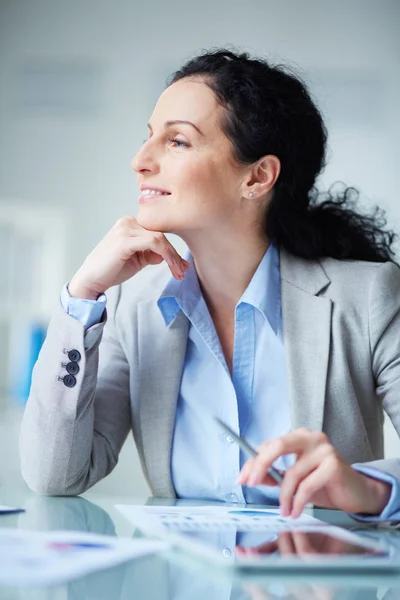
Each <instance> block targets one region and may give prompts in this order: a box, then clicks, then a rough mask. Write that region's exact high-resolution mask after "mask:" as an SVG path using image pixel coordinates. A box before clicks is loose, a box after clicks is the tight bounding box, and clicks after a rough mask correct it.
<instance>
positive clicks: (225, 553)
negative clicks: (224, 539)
mask: <svg viewBox="0 0 400 600" xmlns="http://www.w3.org/2000/svg"><path fill="white" fill-rule="evenodd" d="M222 554H223V556H225V558H229V557H230V556H232V550H231V549H230V548H224V549H223V550H222Z"/></svg>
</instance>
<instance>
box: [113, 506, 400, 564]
mask: <svg viewBox="0 0 400 600" xmlns="http://www.w3.org/2000/svg"><path fill="white" fill-rule="evenodd" d="M117 508H118V509H119V510H120V511H121V512H122V513H123V514H125V516H127V517H128V519H129V520H130V521H131V522H132V523H133V524H134V525H136V526H137V527H138V528H139V529H140V530H141V531H142V532H143V533H145V534H146V535H151V536H157V537H160V538H162V539H164V540H167V541H169V543H170V544H171V546H173V547H175V548H177V549H178V551H181V552H182V551H183V552H185V553H186V554H187V553H190V554H191V555H192V556H196V557H198V558H200V559H202V560H205V561H207V562H212V564H213V565H219V566H223V567H230V568H239V569H264V570H269V571H280V570H301V571H304V570H310V569H311V570H329V571H330V572H331V571H332V570H338V571H340V572H343V571H348V570H360V569H361V570H364V569H367V570H372V569H373V570H387V571H393V570H395V571H399V570H400V551H399V550H398V549H397V548H396V547H391V546H390V544H388V543H387V542H385V540H384V539H381V538H379V539H371V538H369V537H365V536H363V535H361V534H359V533H354V532H351V531H348V530H346V529H343V528H341V527H337V526H332V525H327V524H326V523H324V522H322V521H319V520H318V519H315V518H313V517H311V516H302V517H301V518H300V519H296V520H295V519H288V518H283V517H280V515H279V511H278V510H275V511H274V510H272V511H271V510H262V509H255V510H251V509H248V508H245V509H243V508H237V509H235V508H232V507H229V508H222V507H218V508H215V507H214V508H213V507H207V508H204V507H203V508H199V509H197V510H196V509H192V510H189V509H182V508H179V507H170V506H169V507H165V508H163V507H161V506H158V507H154V506H146V507H143V506H137V507H133V506H124V505H120V506H118V507H117Z"/></svg>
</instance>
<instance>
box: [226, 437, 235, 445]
mask: <svg viewBox="0 0 400 600" xmlns="http://www.w3.org/2000/svg"><path fill="white" fill-rule="evenodd" d="M226 441H227V442H228V443H229V444H233V442H234V441H235V440H234V439H233V437H232V436H231V435H227V436H226Z"/></svg>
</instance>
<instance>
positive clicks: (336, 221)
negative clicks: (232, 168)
mask: <svg viewBox="0 0 400 600" xmlns="http://www.w3.org/2000/svg"><path fill="white" fill-rule="evenodd" d="M188 77H201V78H202V79H204V82H205V83H206V84H207V85H208V86H209V87H210V88H211V89H212V91H213V92H214V93H215V95H216V97H217V99H218V101H219V102H220V104H221V105H222V106H223V107H224V108H225V109H226V111H225V116H224V118H223V122H222V123H221V127H222V130H223V131H224V133H225V134H226V135H227V137H228V138H229V139H230V141H231V143H232V146H233V154H234V157H235V158H236V160H237V161H238V162H239V163H241V164H251V163H253V162H255V161H257V160H258V159H259V158H261V157H262V156H265V155H268V154H274V155H275V156H277V157H278V158H279V159H280V162H281V172H280V175H279V178H278V180H277V182H276V183H275V186H274V192H273V195H272V199H271V201H270V203H269V206H268V210H267V212H266V222H265V231H266V234H267V236H268V238H269V239H270V240H271V241H272V242H274V243H275V244H276V245H278V246H281V247H283V248H285V249H286V250H287V251H288V252H291V253H292V254H294V255H296V256H301V257H304V258H308V259H315V258H320V257H323V256H331V257H333V258H337V259H358V260H366V261H376V262H384V261H388V260H389V261H391V260H393V257H394V251H393V249H392V245H393V242H394V239H395V237H397V236H396V234H395V233H393V232H392V231H385V229H384V228H385V226H386V219H385V216H384V212H383V211H382V210H381V209H379V208H378V207H377V208H376V209H375V211H374V213H373V214H372V215H363V214H361V213H359V212H357V210H356V201H357V199H358V196H359V194H358V192H357V190H356V189H355V188H353V187H349V188H346V186H343V189H342V191H340V190H339V191H337V190H335V186H332V187H331V188H330V190H328V191H327V192H324V193H321V192H319V191H318V190H317V188H316V187H315V181H316V178H317V176H318V174H319V173H320V171H321V170H322V169H323V167H324V166H325V153H326V144H327V130H326V127H325V125H324V122H323V119H322V116H321V113H320V111H319V110H318V108H317V107H316V105H315V103H314V102H313V100H312V98H311V96H310V93H309V91H308V89H307V86H306V85H305V84H304V82H303V81H301V79H300V78H299V77H298V76H297V75H294V74H293V73H292V72H291V71H290V69H289V68H288V67H285V66H282V65H271V64H269V63H268V62H267V61H266V60H263V59H254V58H250V56H249V54H248V53H235V52H232V51H230V50H226V49H216V50H212V51H209V52H205V53H203V54H200V55H199V56H196V57H195V58H193V59H191V60H189V61H188V62H187V63H186V64H185V65H184V66H183V67H182V68H181V69H180V70H179V71H177V72H176V73H174V74H173V75H172V76H171V78H170V79H169V82H168V84H169V85H172V84H173V83H175V82H176V81H179V80H180V79H183V78H188Z"/></svg>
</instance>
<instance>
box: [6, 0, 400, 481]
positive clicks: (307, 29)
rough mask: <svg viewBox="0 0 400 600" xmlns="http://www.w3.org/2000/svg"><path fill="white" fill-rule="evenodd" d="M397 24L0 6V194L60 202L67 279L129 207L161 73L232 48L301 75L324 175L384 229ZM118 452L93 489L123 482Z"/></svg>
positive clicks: (392, 186) (90, 4)
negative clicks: (135, 159)
mask: <svg viewBox="0 0 400 600" xmlns="http://www.w3.org/2000/svg"><path fill="white" fill-rule="evenodd" d="M399 25H400V3H399V2H398V1H396V0H379V1H378V0H348V1H343V0H336V1H335V2H328V1H325V2H324V1H321V0H302V1H296V0H286V1H281V2H276V1H271V0H247V1H246V2H238V1H237V0H229V1H227V2H225V1H224V2H223V1H221V0H203V1H202V2H199V3H192V2H189V1H188V0H177V1H173V0H171V1H170V2H166V1H162V0H157V1H156V2H146V3H145V2H140V3H139V2H135V1H132V0H131V1H126V2H123V1H118V0H117V1H114V2H113V3H111V2H109V1H108V0H85V2H81V1H78V0H70V1H69V2H65V1H64V0H47V1H46V0H35V1H34V2H32V1H29V0H26V1H22V0H8V1H7V0H0V198H2V197H3V198H8V199H10V198H11V199H14V201H15V202H17V199H18V201H22V202H26V203H32V204H33V205H34V206H36V205H44V206H60V207H63V208H64V209H66V212H67V217H66V219H65V228H66V229H67V232H68V239H69V242H68V248H67V276H68V277H69V276H70V275H71V274H72V273H73V271H74V269H76V268H77V267H78V266H79V264H80V262H81V261H82V260H83V258H84V257H85V255H86V254H87V252H88V251H89V250H90V249H91V248H92V247H93V245H94V244H95V243H96V242H97V241H98V240H99V238H100V237H101V236H103V235H104V233H105V232H106V231H107V230H108V229H109V227H110V226H111V225H112V224H113V222H114V220H115V219H116V218H117V217H118V216H120V215H122V214H129V213H130V214H135V212H136V207H137V204H136V188H135V177H134V176H133V174H132V173H131V172H130V166H129V162H130V159H131V157H132V156H133V154H134V153H135V152H136V150H137V148H138V146H139V144H140V143H141V140H142V139H143V137H145V135H146V123H147V120H148V117H149V115H150V113H151V110H152V107H153V104H154V102H155V100H156V97H157V94H158V93H159V92H160V91H161V90H162V89H163V85H164V79H165V77H166V76H167V75H168V74H169V73H170V72H171V71H173V70H174V69H176V68H178V67H179V66H180V64H181V63H182V62H183V61H184V60H185V59H186V58H188V57H189V56H190V55H192V54H195V53H196V52H198V51H199V50H201V49H202V48H209V47H211V46H217V45H218V46H221V45H227V44H231V45H235V46H236V47H240V48H243V49H247V50H250V51H251V52H254V53H255V54H260V55H267V56H270V57H271V58H273V59H276V60H279V61H285V62H286V61H289V62H290V63H291V64H294V66H295V67H296V69H297V70H298V72H299V73H300V74H302V75H303V76H304V77H306V78H307V79H308V80H309V81H310V84H311V86H312V88H313V89H314V90H315V93H316V94H317V96H318V98H319V99H320V101H321V104H322V106H323V108H324V109H325V111H326V116H327V123H328V125H329V128H330V133H331V137H330V152H329V156H330V163H329V166H328V167H327V169H326V171H325V174H324V176H323V182H324V183H325V184H329V183H331V182H332V181H334V180H335V179H342V180H345V181H346V182H348V183H354V184H356V185H357V186H358V187H359V188H361V190H362V192H363V202H364V204H365V206H372V205H373V204H375V203H376V202H379V203H380V204H381V205H382V206H384V207H385V208H387V209H388V215H389V217H390V219H391V223H392V224H395V225H397V224H398V223H399V222H400V205H399V202H398V198H397V194H398V190H399V189H400V170H399V169H398V164H399V155H400V153H399V145H398V139H399V138H400V120H399V118H398V105H399V97H400V66H399V65H400V44H399V33H398V32H399ZM38 66H39V68H40V73H41V83H40V85H39V87H38V86H37V79H38V77H37V69H38ZM35 72H36V77H35ZM0 210H1V205H0ZM390 440H391V442H390V447H389V454H395V453H398V441H397V438H396V439H393V440H392V438H390ZM396 444H397V446H396ZM131 450H132V448H129V449H128V450H126V449H125V450H124V454H123V457H122V459H121V462H122V463H123V464H121V465H119V466H118V467H117V470H116V472H115V474H113V475H112V476H111V478H109V480H108V481H105V482H102V483H101V484H100V485H102V486H107V485H110V486H122V487H124V486H125V485H127V484H126V482H127V481H131V482H132V478H131V477H130V476H129V475H128V473H129V472H130V469H131V468H134V470H135V472H137V470H138V466H137V461H136V458H133V451H131ZM112 478H114V479H112ZM108 482H110V483H108ZM135 482H136V483H135ZM136 485H137V486H140V485H143V484H142V483H140V484H139V479H136V478H134V482H133V483H132V488H131V489H133V488H135V486H136ZM135 489H136V488H135Z"/></svg>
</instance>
